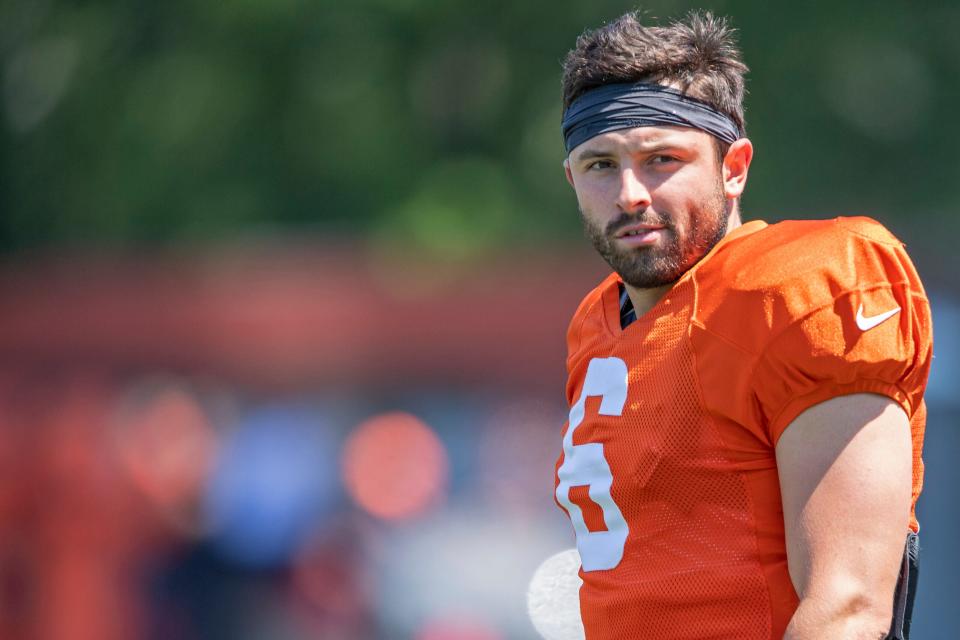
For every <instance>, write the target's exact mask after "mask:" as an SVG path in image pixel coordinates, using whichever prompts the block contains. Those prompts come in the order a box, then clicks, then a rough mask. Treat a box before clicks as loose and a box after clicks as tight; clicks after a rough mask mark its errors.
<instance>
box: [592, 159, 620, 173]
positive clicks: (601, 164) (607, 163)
mask: <svg viewBox="0 0 960 640" xmlns="http://www.w3.org/2000/svg"><path fill="white" fill-rule="evenodd" d="M613 168H614V164H613V161H612V160H594V161H593V162H591V163H590V164H588V165H587V171H602V170H604V169H613Z"/></svg>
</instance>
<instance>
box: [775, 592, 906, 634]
mask: <svg viewBox="0 0 960 640" xmlns="http://www.w3.org/2000/svg"><path fill="white" fill-rule="evenodd" d="M889 604H890V603H889V602H888V603H887V605H888V606H887V607H885V608H884V607H883V606H879V605H878V604H874V603H871V601H870V600H869V599H868V598H865V597H862V596H859V595H852V596H848V597H829V598H827V597H819V598H817V597H807V598H803V599H801V600H800V605H799V606H798V607H797V610H796V612H795V613H794V614H793V618H792V619H791V620H790V625H789V626H788V627H787V631H786V633H785V634H784V636H783V640H824V639H829V638H837V639H838V640H840V639H842V640H883V638H886V637H887V634H888V632H889V627H890V607H889Z"/></svg>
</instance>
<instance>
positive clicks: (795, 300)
mask: <svg viewBox="0 0 960 640" xmlns="http://www.w3.org/2000/svg"><path fill="white" fill-rule="evenodd" d="M876 226H877V227H878V229H880V230H882V227H879V225H876ZM867 230H868V231H870V232H871V233H870V234H861V233H856V232H853V233H849V234H848V237H847V238H846V239H845V240H844V241H843V242H842V243H839V246H835V247H834V249H835V250H840V249H842V251H840V255H837V256H835V257H834V258H833V259H830V258H826V259H825V260H824V266H823V267H822V268H821V269H820V270H819V272H817V273H815V274H813V275H814V277H815V278H816V279H817V280H818V282H812V283H811V282H803V283H798V284H797V285H796V286H786V287H784V289H783V290H782V291H779V292H775V293H774V294H773V307H777V306H778V302H779V306H780V307H781V308H782V309H786V310H788V311H787V313H785V314H784V316H785V317H784V318H783V319H782V320H781V321H780V322H777V321H774V322H772V323H771V325H772V329H773V331H771V334H770V336H769V339H768V340H766V341H765V343H764V344H763V345H762V347H761V349H760V350H759V352H758V353H757V357H756V360H755V362H754V366H753V370H752V375H751V376H750V379H749V385H750V390H751V392H752V395H753V397H754V398H755V401H756V405H757V407H758V409H759V414H760V417H761V420H762V425H760V426H761V428H763V429H764V430H765V431H766V433H765V435H766V437H767V438H768V439H769V441H770V442H771V443H773V444H774V445H775V444H776V443H777V441H778V440H779V438H780V436H781V435H782V433H783V432H784V430H785V429H786V428H787V426H788V425H789V424H790V423H791V422H792V421H793V420H794V418H796V417H797V416H798V415H799V414H800V413H802V412H803V411H804V410H806V409H808V408H809V407H811V406H813V405H815V404H817V403H819V402H823V401H825V400H828V399H830V398H833V397H837V396H842V395H847V394H852V393H876V394H880V395H884V396H887V397H889V398H891V399H893V400H894V401H896V402H897V403H898V404H899V405H900V406H901V407H902V408H903V410H904V411H905V412H906V414H907V415H908V416H910V417H912V416H913V415H914V413H915V412H917V411H918V410H919V408H920V405H921V402H922V399H923V392H924V389H925V387H926V382H927V375H928V372H929V367H930V358H931V352H932V330H931V318H930V308H929V304H928V302H927V299H926V296H925V294H924V292H923V288H922V286H921V285H920V281H919V278H918V276H917V274H916V270H915V269H914V267H913V265H912V264H911V263H910V260H909V258H908V257H907V255H906V252H905V251H904V248H903V246H902V245H901V244H900V243H899V242H898V241H896V240H895V239H894V238H893V236H889V234H887V235H886V237H885V236H884V235H883V234H881V233H880V232H879V231H878V230H877V229H873V228H870V227H868V228H867ZM882 231H883V233H884V234H885V233H886V231H885V230H882ZM776 295H780V296H783V297H785V298H784V299H782V300H779V301H777V300H776Z"/></svg>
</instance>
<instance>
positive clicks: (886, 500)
mask: <svg viewBox="0 0 960 640" xmlns="http://www.w3.org/2000/svg"><path fill="white" fill-rule="evenodd" d="M776 454H777V468H778V472H779V474H780V489H781V493H782V497H783V519H784V525H785V530H786V546H787V563H788V566H789V569H790V577H791V579H792V581H793V585H794V588H795V589H796V591H797V595H798V596H799V597H800V604H799V606H798V608H797V611H796V613H795V614H794V616H793V618H792V620H791V621H790V625H789V627H788V628H787V632H786V635H785V636H784V640H806V639H807V638H817V639H823V638H843V639H845V640H861V639H862V640H880V639H882V638H884V637H886V634H887V631H888V630H889V627H890V620H891V616H892V604H893V592H894V588H895V586H896V582H897V575H898V572H899V568H900V560H901V558H902V554H903V544H904V542H903V541H904V536H905V535H906V532H907V524H908V522H909V517H910V500H911V495H910V491H911V460H912V451H911V441H910V424H909V420H908V419H907V416H906V414H905V413H904V411H903V410H902V409H901V408H900V406H899V405H898V404H897V403H896V402H894V401H893V400H891V399H889V398H886V397H883V396H879V395H872V394H855V395H849V396H842V397H838V398H833V399H830V400H827V401H826V402H822V403H820V404H817V405H814V406H813V407H810V408H809V409H807V410H806V411H804V412H803V413H802V414H800V415H799V416H797V418H796V419H795V420H794V421H793V422H792V423H791V424H790V426H789V427H788V428H787V429H786V431H784V432H783V435H782V436H781V437H780V440H779V441H778V442H777V447H776Z"/></svg>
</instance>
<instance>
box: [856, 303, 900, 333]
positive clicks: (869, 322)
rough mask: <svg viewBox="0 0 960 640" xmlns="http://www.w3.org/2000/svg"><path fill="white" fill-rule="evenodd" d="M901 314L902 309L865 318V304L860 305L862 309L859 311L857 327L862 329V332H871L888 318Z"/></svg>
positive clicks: (894, 309) (897, 308)
mask: <svg viewBox="0 0 960 640" xmlns="http://www.w3.org/2000/svg"><path fill="white" fill-rule="evenodd" d="M899 312H900V307H896V308H893V309H890V311H884V312H883V313H880V314H877V315H875V316H864V315H863V303H862V302H861V303H860V308H859V309H857V326H858V327H860V331H869V330H870V329H873V328H874V327H875V326H877V325H878V324H880V323H881V322H883V321H884V320H886V319H887V318H889V317H891V316H894V315H896V314H897V313H899Z"/></svg>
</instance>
